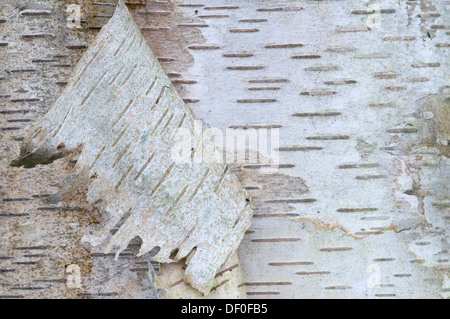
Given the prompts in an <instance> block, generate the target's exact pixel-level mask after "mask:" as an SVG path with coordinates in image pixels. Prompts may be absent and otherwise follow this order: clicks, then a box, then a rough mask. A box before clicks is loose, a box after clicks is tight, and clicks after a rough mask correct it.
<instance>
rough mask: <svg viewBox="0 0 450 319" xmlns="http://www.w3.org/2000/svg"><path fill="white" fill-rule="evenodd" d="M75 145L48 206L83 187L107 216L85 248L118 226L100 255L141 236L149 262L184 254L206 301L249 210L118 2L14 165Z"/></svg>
mask: <svg viewBox="0 0 450 319" xmlns="http://www.w3.org/2000/svg"><path fill="white" fill-rule="evenodd" d="M197 125H198V123H197ZM178 135H179V136H178ZM180 138H181V139H186V138H187V139H188V142H189V145H188V148H187V150H186V148H185V149H181V150H179V149H177V142H179V141H178V140H179V139H180ZM191 145H192V150H191ZM80 146H81V148H82V151H81V154H80V156H79V158H78V161H77V163H76V165H75V167H74V168H73V171H72V172H71V174H69V175H67V176H66V177H65V178H64V180H63V181H62V182H61V183H60V184H59V188H60V191H58V192H57V193H56V194H53V195H50V196H48V197H47V198H46V199H45V203H47V204H56V203H58V202H60V201H67V200H68V199H70V198H71V197H72V196H73V194H74V193H75V192H76V191H77V189H78V188H79V187H81V186H82V185H86V184H88V183H89V186H88V193H87V201H88V202H89V203H91V204H94V203H99V202H101V203H100V206H101V209H103V210H104V211H105V212H107V213H108V214H109V217H108V222H107V223H106V225H105V226H104V227H103V228H102V229H101V230H99V231H97V232H94V233H93V234H89V235H86V236H85V238H84V241H85V242H89V243H91V244H93V245H94V246H97V245H99V244H101V243H102V242H103V241H105V240H106V239H107V238H108V235H109V233H110V231H111V230H112V229H113V228H114V226H115V225H116V224H118V223H119V222H120V221H121V220H122V223H121V225H120V227H119V229H118V230H117V232H116V233H115V234H114V235H113V236H112V238H109V239H108V241H109V243H108V245H107V247H106V249H105V254H108V253H110V252H111V250H112V249H113V248H114V247H115V246H118V247H119V250H118V251H117V252H116V258H118V257H119V255H120V253H121V252H122V251H123V250H124V249H126V248H127V246H128V244H129V243H130V241H131V240H132V239H134V238H135V237H139V238H141V239H142V246H141V248H140V251H139V253H138V257H140V256H142V255H144V254H146V253H148V252H150V251H151V250H152V249H153V248H155V247H159V248H160V251H159V252H158V253H157V255H156V256H154V257H153V260H156V261H158V262H161V263H169V262H173V261H174V260H175V261H178V260H181V259H183V258H185V257H187V256H188V255H189V262H188V264H187V268H186V271H185V273H186V274H185V281H186V282H187V283H190V284H191V285H192V286H193V287H194V288H196V289H198V290H199V291H201V292H203V293H205V294H209V292H210V290H211V289H212V288H213V287H214V282H213V279H214V276H215V275H216V273H217V272H218V270H219V268H220V267H221V265H222V264H225V263H226V262H227V260H228V259H229V258H230V257H231V255H232V254H233V253H234V252H235V251H236V249H237V247H238V245H239V243H240V241H241V239H242V237H243V235H244V232H245V231H246V230H247V229H248V227H249V226H250V219H251V216H252V210H251V207H250V205H249V200H248V199H247V195H246V192H245V190H244V189H243V188H242V187H241V186H240V184H239V181H238V180H237V179H236V177H235V176H234V175H233V173H232V172H231V171H230V170H229V169H228V166H227V165H226V164H224V162H223V160H222V154H221V153H219V152H218V151H217V149H216V148H215V146H214V144H213V143H212V141H211V139H210V137H209V136H207V135H206V132H204V130H203V128H202V127H196V123H195V118H194V116H193V114H192V112H191V111H190V109H188V108H187V107H186V106H185V104H184V102H183V101H182V99H181V97H179V95H178V93H177V92H176V90H175V88H174V86H173V85H172V83H171V81H170V80H169V78H168V77H167V75H166V74H165V71H164V70H163V69H162V67H161V66H160V64H159V62H158V60H157V58H156V57H155V56H154V55H153V53H152V52H151V50H150V48H149V47H148V45H147V43H146V41H145V39H144V37H143V36H142V34H141V32H140V30H139V28H138V27H137V25H136V23H135V22H134V19H133V18H132V16H131V14H130V13H129V11H128V9H127V7H126V6H125V4H124V3H123V2H122V1H119V4H118V6H117V9H116V11H115V13H114V15H113V17H112V18H111V20H110V21H109V22H108V23H107V24H106V25H105V26H104V27H103V28H102V30H101V32H100V34H99V35H98V36H97V38H96V39H95V42H94V43H92V44H91V47H90V48H89V49H88V51H87V52H86V53H85V55H84V56H83V57H82V59H81V60H80V62H79V63H78V65H77V67H76V68H75V70H74V72H73V75H72V77H71V79H70V81H69V83H68V85H67V87H66V88H65V90H64V92H63V93H62V95H61V96H60V98H59V99H58V100H57V101H56V102H55V104H54V105H53V107H52V108H51V109H50V111H49V112H48V113H47V114H46V115H45V116H44V117H43V118H42V119H41V120H39V121H38V122H37V123H36V124H35V125H34V126H33V129H32V130H31V131H30V132H29V133H28V135H27V136H26V137H25V139H24V141H23V146H22V148H21V154H20V158H19V159H17V160H15V161H13V162H12V165H13V166H16V167H21V166H24V167H25V168H32V167H35V166H36V165H38V164H49V163H52V162H53V161H54V160H56V159H58V158H61V157H63V156H65V155H66V154H67V153H71V152H73V151H75V150H77V149H79V147H80ZM180 152H181V153H183V152H184V153H188V157H187V158H186V156H184V157H180V155H179V154H178V153H180ZM191 153H192V154H191ZM174 251H176V256H175V257H171V255H172V254H173V253H174Z"/></svg>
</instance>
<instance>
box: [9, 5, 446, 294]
mask: <svg viewBox="0 0 450 319" xmlns="http://www.w3.org/2000/svg"><path fill="white" fill-rule="evenodd" d="M92 2H94V1H92ZM103 2H106V1H103ZM111 2H113V1H111ZM4 3H5V4H6V5H7V7H5V8H3V9H2V12H1V14H0V16H1V17H0V18H2V17H4V20H5V21H6V22H4V23H2V24H0V32H3V31H5V33H4V34H5V36H4V37H3V39H2V40H1V41H3V42H4V43H8V44H9V45H7V46H2V47H0V50H2V53H3V52H6V55H5V56H7V57H8V60H7V62H6V61H3V60H2V65H4V66H2V70H8V71H10V70H13V71H14V72H4V73H3V74H2V76H1V78H2V80H1V81H2V82H0V84H1V85H2V90H1V94H4V97H3V100H2V102H4V105H6V106H5V107H4V108H2V112H3V113H2V117H1V121H2V122H1V123H2V127H3V129H2V137H1V138H2V147H3V148H4V152H2V154H1V155H2V156H3V157H2V159H1V160H2V164H1V165H0V168H1V169H2V178H3V180H2V189H1V191H2V203H1V204H2V205H3V206H2V211H1V213H2V217H1V218H2V219H3V220H4V221H5V224H4V225H5V227H2V229H1V231H0V232H1V234H0V236H1V241H2V244H3V243H4V245H2V252H1V253H0V256H1V257H2V259H1V260H0V269H2V270H3V271H2V275H0V276H2V278H0V279H2V281H1V282H2V285H1V286H0V289H1V293H0V295H2V296H4V297H8V296H11V295H15V296H18V297H26V298H33V297H34V298H35V297H39V296H41V297H42V296H45V297H51V296H65V297H95V298H100V297H111V296H115V297H124V296H145V297H150V296H151V295H152V294H151V292H150V291H149V288H148V285H147V284H146V279H144V277H145V278H146V266H145V267H144V266H143V265H141V264H142V260H138V261H137V263H136V262H133V249H131V248H130V249H129V250H127V254H129V255H128V257H125V258H127V259H128V261H129V263H128V261H127V263H125V261H124V259H122V258H121V259H119V261H118V262H117V263H116V262H114V261H113V255H111V254H110V255H106V256H105V255H103V254H99V251H101V250H99V251H97V250H93V251H90V248H89V247H85V248H86V249H80V247H82V245H80V244H79V243H78V242H77V238H81V236H82V235H83V234H84V232H85V229H86V228H87V227H89V226H90V225H92V224H93V223H95V222H97V221H96V218H98V219H100V217H99V214H97V215H96V214H95V210H94V212H89V210H93V209H92V208H90V206H89V205H86V203H85V202H84V200H83V199H82V198H83V196H82V195H83V194H82V192H81V194H80V195H79V196H76V197H74V198H73V199H72V202H71V203H68V204H67V205H64V207H62V206H61V205H59V206H56V205H42V204H41V202H40V200H39V199H37V198H36V195H39V194H49V193H52V192H53V191H54V189H51V188H47V187H45V185H48V184H49V183H50V182H53V183H55V182H57V181H58V180H59V179H60V178H62V177H63V176H64V175H65V174H66V172H67V170H68V169H70V168H71V165H72V166H73V162H72V163H71V162H70V158H63V159H60V160H58V161H56V162H54V163H53V164H52V165H50V166H42V167H37V168H36V169H33V170H24V169H17V168H14V169H10V168H8V167H7V165H8V163H9V161H10V160H12V159H13V156H15V154H17V152H18V145H19V141H16V140H20V138H21V137H22V136H23V128H24V127H25V125H26V123H25V122H20V121H26V120H28V121H34V119H36V118H38V117H39V116H38V115H39V114H43V113H44V112H45V111H46V110H47V109H48V107H49V106H50V105H51V104H52V103H53V101H55V99H56V98H57V97H59V95H60V89H59V87H60V86H58V85H61V83H59V84H56V83H58V82H64V81H67V78H68V76H69V75H70V71H71V69H72V68H71V66H68V64H71V65H75V64H76V61H77V59H79V56H80V53H81V52H83V51H84V50H85V49H86V47H87V45H88V43H89V39H92V37H93V34H94V33H95V32H97V30H98V29H97V28H98V27H100V26H102V25H103V23H104V22H106V21H107V20H108V19H109V17H110V16H111V15H112V13H113V9H114V6H113V5H112V6H107V5H98V3H97V4H94V5H90V3H91V1H85V3H84V5H83V6H82V8H83V20H85V21H86V23H83V24H82V27H83V28H82V29H81V30H68V29H67V28H65V26H63V25H62V23H61V22H59V24H58V22H57V19H56V17H62V16H63V15H62V12H63V11H64V8H63V7H62V2H57V1H51V2H50V1H45V2H39V1H22V2H21V4H20V5H19V6H17V7H16V6H15V4H16V3H17V1H14V2H13V1H6V2H4ZM49 3H51V7H53V6H54V8H49V7H48V6H49ZM94 3H95V2H94ZM369 4H379V5H380V9H381V12H380V18H381V20H380V25H379V27H370V28H368V27H367V20H368V18H369V17H370V16H371V15H372V14H373V13H374V12H373V9H372V8H369V7H368V5H369ZM2 5H3V3H2ZM22 9H52V15H50V16H42V15H41V16H20V15H19V13H20V12H21V10H22ZM91 9H92V11H90V10H91ZM131 10H132V12H133V14H134V16H135V19H136V21H137V23H138V25H139V26H140V27H141V29H142V32H143V34H144V36H145V37H146V39H147V40H148V42H149V44H150V46H151V47H152V50H153V52H155V54H156V55H157V56H158V57H159V58H160V61H161V63H162V64H163V66H164V68H165V69H166V71H167V73H168V75H169V76H170V77H171V79H172V82H173V83H174V84H175V86H176V88H177V90H178V92H179V93H180V94H181V96H182V97H183V98H184V99H185V101H186V102H189V104H190V106H191V107H192V108H193V110H194V112H195V113H196V115H197V116H198V117H199V118H201V119H202V120H204V121H205V123H206V124H207V125H209V126H212V127H220V128H222V129H224V128H227V127H244V128H251V127H259V126H271V127H279V128H280V137H281V138H280V140H281V166H280V171H279V172H278V174H277V175H276V176H273V177H272V178H264V176H262V175H261V174H260V172H259V170H258V165H249V164H248V163H246V164H245V165H240V164H239V165H233V170H234V171H235V172H236V174H237V175H238V176H239V178H242V182H243V183H244V185H245V186H246V188H247V189H248V190H249V191H250V192H251V195H252V197H253V199H254V201H255V205H256V207H255V208H256V210H255V212H256V214H255V217H254V219H253V222H252V226H251V228H250V230H249V231H247V235H246V236H245V238H244V241H243V244H242V245H241V247H240V248H239V253H240V260H241V263H242V264H241V267H239V268H242V269H243V274H244V278H245V287H246V288H247V291H248V294H249V297H254V298H261V297H263V298H267V297H275V298H276V297H281V298H291V297H307V298H311V297H323V298H334V297H344V298H345V297H359V298H367V297H372V298H411V297H428V298H449V296H450V291H449V289H450V282H449V279H448V277H449V273H448V271H449V270H448V269H449V267H448V266H449V259H450V258H449V256H448V251H449V250H448V231H449V224H450V218H449V203H448V201H449V197H450V195H449V190H448V180H449V173H448V139H449V136H448V123H449V120H448V109H449V107H448V86H449V83H448V76H447V74H448V48H449V44H448V42H449V40H448V37H449V33H448V23H447V21H448V3H447V2H445V1H434V0H421V1H401V2H398V1H378V2H373V1H372V2H361V1H292V2H289V4H287V3H285V2H273V1H258V0H255V1H241V0H236V1H233V2H228V1H227V2H225V1H221V0H211V1H207V2H202V1H187V0H186V1H177V2H160V1H158V2H157V1H148V4H147V6H146V7H144V6H140V7H133V8H131ZM2 19H3V18H2ZM50 19H51V21H50ZM59 25H60V26H61V27H60V28H59V29H58V32H56V31H50V30H54V28H55V26H59ZM49 26H51V27H49ZM32 28H33V30H32V31H33V32H30V30H31V29H32ZM46 28H47V29H46ZM52 28H53V29H52ZM36 30H43V31H48V32H44V33H55V34H57V35H59V34H66V35H65V36H61V37H59V36H55V37H53V38H52V37H41V38H39V37H36V38H21V36H22V35H26V34H28V33H34V32H36ZM36 33H37V32H36ZM2 34H3V33H2ZM69 45H72V46H71V47H69ZM83 46H86V47H83ZM31 53H33V54H31ZM55 54H57V55H62V56H63V57H56V58H55V57H54V56H53V55H55ZM47 55H48V56H47ZM0 57H3V56H0ZM0 59H1V58H0ZM32 59H49V60H52V59H57V61H54V62H46V63H43V62H41V63H38V62H37V61H35V62H33V61H32ZM211 61H213V62H214V63H212V62H211ZM230 67H231V68H230ZM18 70H19V71H20V70H22V72H17V71H18ZM25 70H29V71H25ZM30 70H34V71H30ZM33 98H34V99H33ZM36 98H39V99H40V100H36ZM238 100H239V101H238ZM263 101H266V103H262V102H263ZM250 102H253V103H250ZM18 120H19V121H18ZM15 139H16V140H15ZM291 189H295V190H296V191H295V192H292V191H290V190H291ZM75 208H78V210H75ZM50 209H52V210H50ZM69 209H70V210H69ZM93 213H94V214H93ZM92 216H94V217H96V218H93V217H92ZM11 234H13V235H11ZM61 243H63V244H61ZM132 247H135V246H132ZM25 248H26V249H29V250H25ZM38 249H40V250H38ZM99 256H101V257H99ZM81 261H82V262H81ZM25 263H28V264H25ZM32 263H34V264H32ZM71 263H79V264H80V266H81V269H82V276H83V288H82V289H81V290H76V289H75V290H73V289H72V290H71V289H68V288H67V287H66V286H65V285H64V282H65V278H66V275H67V274H66V273H65V272H64V265H67V264H71ZM128 265H132V266H131V268H126V267H127V266H128ZM128 267H129V266H128ZM119 271H120V276H119V275H116V276H113V274H115V273H118V272H119ZM109 277H111V278H109ZM105 278H109V279H108V281H107V283H106V284H103V285H100V284H99V283H100V282H102V281H101V279H103V280H104V279H105ZM377 278H378V279H380V280H379V281H378V280H377ZM179 279H181V278H178V277H177V278H176V279H175V278H174V279H173V280H174V282H173V283H172V284H176V281H179ZM61 281H62V283H61ZM368 281H370V282H372V284H371V285H369V284H368ZM181 285H183V284H181ZM124 287H126V289H125V288H124ZM175 287H176V286H175Z"/></svg>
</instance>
